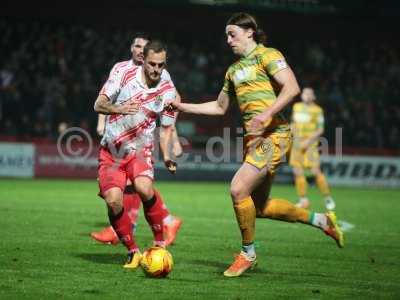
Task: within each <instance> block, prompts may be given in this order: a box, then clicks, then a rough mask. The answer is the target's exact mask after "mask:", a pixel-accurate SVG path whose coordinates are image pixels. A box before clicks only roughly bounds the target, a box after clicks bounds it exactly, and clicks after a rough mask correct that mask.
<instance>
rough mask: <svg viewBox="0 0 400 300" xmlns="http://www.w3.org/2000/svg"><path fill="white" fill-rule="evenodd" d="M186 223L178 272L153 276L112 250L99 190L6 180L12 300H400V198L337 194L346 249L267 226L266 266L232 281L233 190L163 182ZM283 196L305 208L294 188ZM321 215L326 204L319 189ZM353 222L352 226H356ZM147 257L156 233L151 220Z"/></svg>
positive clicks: (303, 232)
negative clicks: (101, 237) (99, 236)
mask: <svg viewBox="0 0 400 300" xmlns="http://www.w3.org/2000/svg"><path fill="white" fill-rule="evenodd" d="M157 187H158V188H159V189H160V191H161V192H162V195H163V196H164V199H165V200H166V203H167V204H168V207H169V208H170V210H171V211H172V213H173V214H176V215H178V216H180V217H182V219H183V220H184V224H183V226H182V228H181V231H180V233H179V236H178V238H177V241H176V245H174V246H172V247H170V248H169V249H170V251H171V253H172V255H173V257H174V262H175V266H174V270H173V271H172V272H171V274H170V275H169V277H168V278H166V279H149V278H146V277H145V276H144V274H143V272H142V271H141V270H140V269H138V270H136V271H129V270H124V269H122V264H123V262H124V260H125V254H126V253H125V249H124V248H123V247H122V246H121V245H118V246H105V245H100V244H97V243H96V242H94V241H93V240H91V239H90V237H89V233H90V232H91V231H92V230H100V229H101V228H102V227H103V226H105V225H107V217H106V210H105V206H104V203H103V201H102V200H100V199H99V198H98V197H97V196H96V193H97V183H96V181H95V180H93V181H72V180H65V181H62V180H57V181H56V180H12V179H7V180H5V179H3V180H0V229H1V231H0V232H1V237H0V245H1V247H0V298H1V299H39V298H41V299H60V298H62V299H91V298H93V299H111V298H113V299H128V298H130V299H152V300H153V299H290V298H291V299H356V298H357V299H372V298H375V299H395V298H397V299H399V298H400V217H399V216H400V214H399V211H400V191H399V190H391V189H383V188H380V189H356V188H334V189H333V195H334V197H335V199H336V202H337V215H338V219H339V220H342V221H344V223H343V224H344V226H345V227H346V230H347V232H346V235H345V238H346V245H345V248H344V249H338V248H337V247H336V244H335V243H334V241H333V240H331V239H329V238H328V237H326V236H325V235H324V234H323V233H322V232H320V231H319V230H317V229H314V228H312V227H309V226H305V225H302V224H289V223H283V222H278V221H272V220H267V219H259V220H257V231H256V234H257V236H256V238H257V244H256V248H257V254H258V261H259V264H258V267H257V268H256V269H255V270H254V271H250V272H248V273H246V274H245V275H244V276H242V277H240V278H224V277H223V276H222V272H223V271H224V270H225V269H226V268H227V266H228V264H229V263H231V262H232V259H233V254H234V253H235V252H238V250H239V249H240V248H239V246H240V238H239V231H238V228H237V225H236V221H235V217H234V214H233V209H232V205H231V200H230V198H229V194H228V193H229V183H177V182H174V183H168V182H163V183H158V184H157ZM272 195H276V196H279V197H285V198H288V199H290V200H292V201H294V200H295V191H294V189H293V187H292V186H283V185H277V186H275V187H274V189H273V191H272ZM310 196H311V198H312V199H313V206H312V209H314V210H316V211H320V210H322V209H323V203H322V201H321V200H320V196H319V194H318V192H317V191H316V190H315V189H314V188H313V189H312V192H311V194H310ZM349 224H350V225H349ZM137 240H138V242H139V245H140V246H141V248H142V249H143V250H144V248H145V247H146V246H149V245H150V244H151V232H150V230H149V228H148V226H147V223H146V221H145V220H144V218H143V213H141V216H140V218H139V225H138V230H137Z"/></svg>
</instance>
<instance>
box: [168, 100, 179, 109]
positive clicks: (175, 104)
mask: <svg viewBox="0 0 400 300" xmlns="http://www.w3.org/2000/svg"><path fill="white" fill-rule="evenodd" d="M180 106H181V102H180V101H177V100H175V101H172V102H171V103H170V104H169V105H168V106H167V107H166V110H167V111H179V110H181V109H180Z"/></svg>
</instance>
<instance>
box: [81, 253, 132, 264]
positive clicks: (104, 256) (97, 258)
mask: <svg viewBox="0 0 400 300" xmlns="http://www.w3.org/2000/svg"><path fill="white" fill-rule="evenodd" d="M74 256H76V257H78V258H80V259H83V260H87V261H90V262H94V263H97V264H106V265H121V264H122V263H123V262H124V261H125V259H126V257H125V256H124V255H122V254H116V253H76V254H74Z"/></svg>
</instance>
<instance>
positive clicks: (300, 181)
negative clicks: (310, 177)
mask: <svg viewBox="0 0 400 300" xmlns="http://www.w3.org/2000/svg"><path fill="white" fill-rule="evenodd" d="M294 184H295V186H296V191H297V195H298V196H299V197H305V196H306V194H307V188H308V183H307V179H306V177H305V176H304V175H303V176H295V178H294Z"/></svg>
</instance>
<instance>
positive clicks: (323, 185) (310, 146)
mask: <svg viewBox="0 0 400 300" xmlns="http://www.w3.org/2000/svg"><path fill="white" fill-rule="evenodd" d="M301 100H302V101H301V102H298V103H296V104H295V105H293V112H292V124H291V128H292V133H293V146H292V150H291V154H290V165H291V166H292V167H293V175H294V182H295V186H296V191H297V195H298V197H299V201H298V203H297V206H299V207H303V208H308V207H309V206H310V201H309V199H308V197H307V187H308V183H307V179H306V177H305V174H304V171H305V170H310V171H311V173H312V175H314V177H315V183H316V185H317V187H318V189H319V190H320V192H321V194H322V195H323V197H324V200H325V206H326V208H327V210H334V209H335V201H334V200H333V199H332V196H331V192H330V189H329V185H328V182H327V180H326V177H325V175H324V174H323V173H322V171H321V167H320V157H319V149H318V144H319V138H320V137H321V135H322V134H323V133H324V113H323V110H322V108H321V107H320V106H319V105H317V104H316V103H315V100H316V97H315V93H314V89H312V88H311V87H305V88H303V90H302V93H301Z"/></svg>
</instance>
